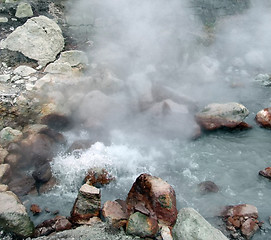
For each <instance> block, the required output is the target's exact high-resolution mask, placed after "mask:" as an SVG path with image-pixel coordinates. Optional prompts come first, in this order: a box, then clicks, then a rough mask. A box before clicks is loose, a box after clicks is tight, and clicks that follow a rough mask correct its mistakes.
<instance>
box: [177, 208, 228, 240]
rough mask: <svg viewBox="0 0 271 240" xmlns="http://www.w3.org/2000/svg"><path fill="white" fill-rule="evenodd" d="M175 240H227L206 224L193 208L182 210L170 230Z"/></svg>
mask: <svg viewBox="0 0 271 240" xmlns="http://www.w3.org/2000/svg"><path fill="white" fill-rule="evenodd" d="M172 233H173V238H174V239H175V240H194V239H197V240H227V239H228V238H227V237H226V236H225V235H223V233H222V232H220V231H219V230H218V229H216V228H214V227H213V226H212V225H211V224H210V223H208V222H207V221H206V220H205V219H204V218H203V217H202V216H201V215H200V214H199V213H198V212H197V211H196V210H194V209H193V208H183V209H181V210H180V211H179V213H178V218H177V222H176V224H175V226H174V227H173V230H172Z"/></svg>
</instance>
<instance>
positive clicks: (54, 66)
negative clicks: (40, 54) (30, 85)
mask: <svg viewBox="0 0 271 240" xmlns="http://www.w3.org/2000/svg"><path fill="white" fill-rule="evenodd" d="M44 72H46V73H52V74H71V72H72V67H71V65H70V64H69V63H67V62H64V63H62V62H53V63H50V64H49V65H48V66H47V67H46V68H45V69H44Z"/></svg>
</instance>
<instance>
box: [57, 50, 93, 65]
mask: <svg viewBox="0 0 271 240" xmlns="http://www.w3.org/2000/svg"><path fill="white" fill-rule="evenodd" d="M56 63H69V65H70V66H72V67H75V66H77V65H79V64H82V65H87V64H88V57H87V55H86V53H84V52H82V51H79V50H70V51H65V52H62V53H61V54H60V57H59V59H58V60H57V61H56Z"/></svg>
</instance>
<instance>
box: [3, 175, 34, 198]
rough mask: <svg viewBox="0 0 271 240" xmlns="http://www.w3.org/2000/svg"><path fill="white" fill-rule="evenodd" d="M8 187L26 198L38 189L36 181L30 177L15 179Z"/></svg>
mask: <svg viewBox="0 0 271 240" xmlns="http://www.w3.org/2000/svg"><path fill="white" fill-rule="evenodd" d="M8 186H9V189H10V190H11V191H12V192H14V193H15V194H16V195H18V196H24V195H26V194H28V193H29V192H31V191H33V190H35V189H36V186H35V180H34V179H33V178H32V177H30V176H20V177H18V178H13V179H12V181H11V182H10V183H9V184H8Z"/></svg>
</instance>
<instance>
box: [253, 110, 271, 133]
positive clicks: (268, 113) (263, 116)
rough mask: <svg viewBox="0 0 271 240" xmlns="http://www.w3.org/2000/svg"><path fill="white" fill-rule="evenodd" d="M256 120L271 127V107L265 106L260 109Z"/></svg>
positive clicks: (265, 126) (264, 125)
mask: <svg viewBox="0 0 271 240" xmlns="http://www.w3.org/2000/svg"><path fill="white" fill-rule="evenodd" d="M255 120H256V122H257V123H258V124H259V125H260V126H262V127H264V128H271V108H265V109H263V110H261V111H259V112H258V113H257V115H256V117H255Z"/></svg>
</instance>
